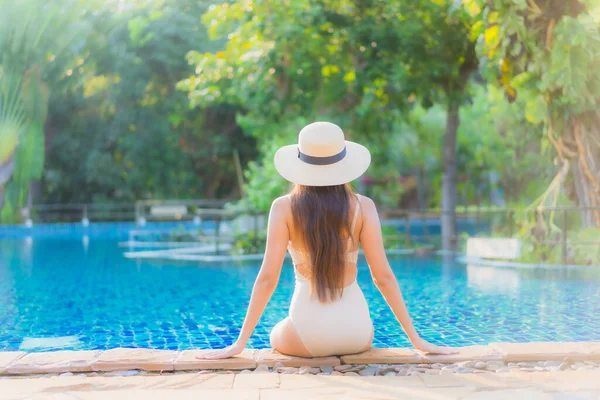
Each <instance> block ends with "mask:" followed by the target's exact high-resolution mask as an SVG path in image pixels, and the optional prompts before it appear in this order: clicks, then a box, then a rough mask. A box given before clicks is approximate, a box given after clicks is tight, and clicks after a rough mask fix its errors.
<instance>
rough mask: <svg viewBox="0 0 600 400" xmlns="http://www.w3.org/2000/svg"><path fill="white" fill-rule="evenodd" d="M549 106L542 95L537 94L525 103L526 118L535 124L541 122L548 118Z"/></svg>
mask: <svg viewBox="0 0 600 400" xmlns="http://www.w3.org/2000/svg"><path fill="white" fill-rule="evenodd" d="M547 114H548V107H547V106H546V102H545V101H544V98H543V97H542V96H537V97H535V98H533V99H531V100H529V101H528V102H527V103H526V104H525V118H527V120H528V121H529V122H531V123H533V124H539V123H541V122H543V121H544V120H545V119H546V116H547Z"/></svg>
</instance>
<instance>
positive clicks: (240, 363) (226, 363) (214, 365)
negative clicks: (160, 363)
mask: <svg viewBox="0 0 600 400" xmlns="http://www.w3.org/2000/svg"><path fill="white" fill-rule="evenodd" d="M207 351H208V350H184V351H182V352H181V353H180V354H179V356H178V357H177V358H176V359H175V361H174V363H173V364H174V369H175V371H185V370H196V369H228V370H238V369H250V368H255V367H256V361H254V357H255V353H256V350H251V349H245V350H244V351H242V353H240V354H238V355H237V356H235V357H230V358H223V359H220V360H204V359H198V358H196V357H198V356H202V354H204V353H206V352H207Z"/></svg>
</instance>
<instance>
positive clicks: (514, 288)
mask: <svg viewBox="0 0 600 400" xmlns="http://www.w3.org/2000/svg"><path fill="white" fill-rule="evenodd" d="M467 283H468V286H469V288H474V289H477V290H480V291H482V292H485V293H490V294H491V293H493V294H507V295H512V296H516V295H517V294H518V292H519V288H520V286H521V276H520V275H519V271H517V270H514V269H504V268H496V267H483V266H478V265H467Z"/></svg>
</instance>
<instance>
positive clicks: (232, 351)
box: [196, 342, 244, 360]
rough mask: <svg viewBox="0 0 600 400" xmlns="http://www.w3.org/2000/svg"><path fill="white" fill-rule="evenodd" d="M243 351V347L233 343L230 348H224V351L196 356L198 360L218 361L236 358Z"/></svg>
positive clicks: (213, 351) (208, 352) (214, 351)
mask: <svg viewBox="0 0 600 400" xmlns="http://www.w3.org/2000/svg"><path fill="white" fill-rule="evenodd" d="M242 351H244V346H243V345H240V344H238V342H235V343H234V344H232V345H231V346H228V347H225V348H224V349H219V350H212V351H207V352H206V353H204V354H202V355H201V356H197V357H196V358H197V359H198V360H218V359H220V358H228V357H233V356H237V355H238V354H240V353H241V352H242Z"/></svg>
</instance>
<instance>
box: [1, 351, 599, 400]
mask: <svg viewBox="0 0 600 400" xmlns="http://www.w3.org/2000/svg"><path fill="white" fill-rule="evenodd" d="M204 351H205V350H185V351H181V352H176V351H163V350H149V349H123V348H120V349H112V350H107V351H55V352H45V353H24V352H0V399H15V400H16V399H55V400H56V399H104V398H111V400H114V399H121V398H123V399H164V398H177V399H178V400H179V399H187V398H190V399H192V398H193V399H241V400H244V399H252V400H259V399H262V400H264V399H267V400H268V399H286V400H288V399H292V400H294V399H313V398H314V399H332V400H333V399H398V398H401V399H402V398H406V399H421V398H422V399H506V398H511V399H600V342H571V343H566V342H558V343H549V342H544V343H490V344H489V345H488V346H470V347H463V348H461V349H460V353H458V354H453V355H448V356H442V355H422V354H420V353H418V352H416V351H414V350H412V349H404V348H396V349H377V348H375V349H371V350H369V351H367V352H364V353H360V354H355V355H348V356H341V357H321V358H300V357H289V356H285V355H282V354H280V353H278V352H276V351H273V350H272V349H262V350H250V349H247V350H245V351H244V352H243V353H242V354H241V355H239V356H237V357H233V358H230V359H224V360H198V359H196V358H195V356H197V355H201V354H202V353H203V352H204Z"/></svg>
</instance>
